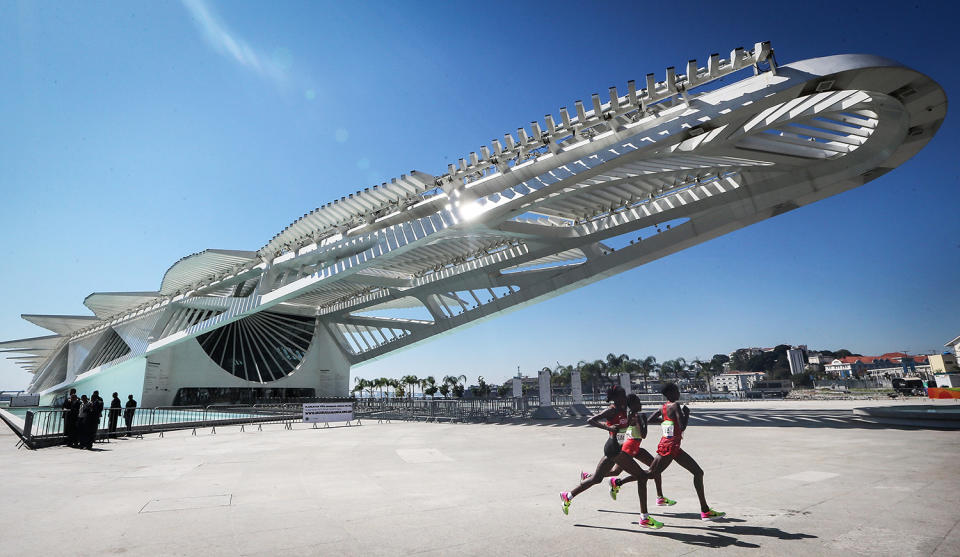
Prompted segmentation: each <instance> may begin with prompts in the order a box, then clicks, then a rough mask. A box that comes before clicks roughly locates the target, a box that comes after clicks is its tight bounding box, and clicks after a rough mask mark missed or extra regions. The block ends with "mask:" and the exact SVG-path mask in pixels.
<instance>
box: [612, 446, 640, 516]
mask: <svg viewBox="0 0 960 557" xmlns="http://www.w3.org/2000/svg"><path fill="white" fill-rule="evenodd" d="M616 462H617V464H619V465H620V467H621V468H623V469H624V470H625V471H626V472H627V473H628V474H630V475H631V476H636V477H637V478H638V480H637V495H638V496H639V497H640V512H642V513H643V514H644V515H646V514H647V472H646V471H645V470H644V469H643V468H641V467H640V465H639V464H637V461H636V460H634V459H633V457H632V456H630V455H628V454H627V453H623V452H622V453H620V454H618V455H617V458H616Z"/></svg>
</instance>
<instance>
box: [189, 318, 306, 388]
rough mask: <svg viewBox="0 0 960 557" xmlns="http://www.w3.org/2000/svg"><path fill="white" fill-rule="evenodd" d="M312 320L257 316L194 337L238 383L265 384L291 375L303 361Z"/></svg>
mask: <svg viewBox="0 0 960 557" xmlns="http://www.w3.org/2000/svg"><path fill="white" fill-rule="evenodd" d="M315 326H316V318H315V317H302V316H299V315H287V314H282V313H276V312H270V311H265V312H260V313H255V314H253V315H251V316H249V317H244V318H243V319H240V320H238V321H234V322H233V323H229V324H227V325H224V326H223V327H220V328H218V329H216V330H213V331H211V332H209V333H205V334H202V335H200V336H198V337H197V341H198V342H199V343H200V346H201V347H202V348H203V350H204V352H206V353H207V355H208V356H210V358H211V359H212V360H213V361H214V362H215V363H216V364H217V365H219V366H220V367H221V368H223V369H224V370H226V371H228V372H230V373H232V374H233V375H236V376H237V377H239V378H240V379H245V380H247V381H256V382H258V383H267V382H269V381H276V380H277V379H281V378H283V377H286V376H287V375H290V374H291V373H293V371H294V370H295V369H296V368H297V366H298V365H300V362H301V361H303V357H304V355H306V353H307V349H308V348H309V347H310V341H311V340H312V339H313V331H314V327H315Z"/></svg>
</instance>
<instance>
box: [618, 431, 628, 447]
mask: <svg viewBox="0 0 960 557" xmlns="http://www.w3.org/2000/svg"><path fill="white" fill-rule="evenodd" d="M625 436H626V433H625V432H623V431H618V432H617V443H620V444H621V445H622V444H623V440H624V438H625Z"/></svg>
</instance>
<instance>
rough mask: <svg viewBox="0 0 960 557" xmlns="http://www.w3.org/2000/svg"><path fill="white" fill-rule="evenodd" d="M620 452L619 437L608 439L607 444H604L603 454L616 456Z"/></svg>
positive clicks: (609, 456)
mask: <svg viewBox="0 0 960 557" xmlns="http://www.w3.org/2000/svg"><path fill="white" fill-rule="evenodd" d="M618 454H620V443H617V438H616V437H611V438H609V439H607V442H606V444H604V445H603V455H604V456H606V457H607V458H616V457H617V455H618Z"/></svg>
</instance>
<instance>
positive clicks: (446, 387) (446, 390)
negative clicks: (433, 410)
mask: <svg viewBox="0 0 960 557" xmlns="http://www.w3.org/2000/svg"><path fill="white" fill-rule="evenodd" d="M447 377H450V376H449V375H448V376H447ZM447 377H444V378H443V380H442V381H440V386H439V387H437V390H438V391H440V394H441V395H443V398H447V397H448V396H450V383H448V382H447Z"/></svg>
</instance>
